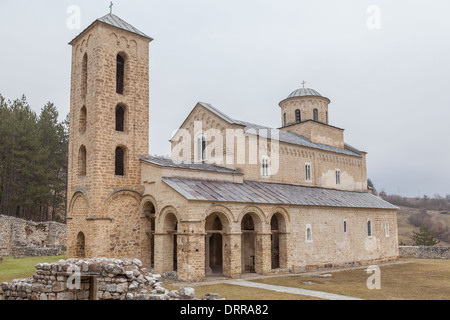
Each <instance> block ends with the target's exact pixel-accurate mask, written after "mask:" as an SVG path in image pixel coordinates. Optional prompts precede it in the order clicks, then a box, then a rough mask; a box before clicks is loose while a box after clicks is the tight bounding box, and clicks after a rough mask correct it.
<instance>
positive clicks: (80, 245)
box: [75, 232, 86, 259]
mask: <svg viewBox="0 0 450 320" xmlns="http://www.w3.org/2000/svg"><path fill="white" fill-rule="evenodd" d="M75 256H76V257H77V258H80V259H82V258H85V257H86V239H85V237H84V233H83V232H79V233H78V235H77V244H76V247H75Z"/></svg>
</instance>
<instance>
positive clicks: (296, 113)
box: [295, 109, 302, 123]
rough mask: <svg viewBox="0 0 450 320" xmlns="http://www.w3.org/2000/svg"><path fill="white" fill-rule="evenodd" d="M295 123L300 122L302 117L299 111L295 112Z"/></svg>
mask: <svg viewBox="0 0 450 320" xmlns="http://www.w3.org/2000/svg"><path fill="white" fill-rule="evenodd" d="M295 122H297V123H300V122H302V117H301V114H300V110H299V109H297V110H295Z"/></svg>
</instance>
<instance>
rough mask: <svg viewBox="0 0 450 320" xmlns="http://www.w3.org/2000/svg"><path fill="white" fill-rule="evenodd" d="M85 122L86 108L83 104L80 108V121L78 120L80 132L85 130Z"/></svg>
mask: <svg viewBox="0 0 450 320" xmlns="http://www.w3.org/2000/svg"><path fill="white" fill-rule="evenodd" d="M86 124H87V110H86V107H85V106H83V107H82V108H81V109H80V121H79V125H80V132H85V131H86Z"/></svg>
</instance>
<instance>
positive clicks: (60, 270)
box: [0, 258, 219, 300]
mask: <svg viewBox="0 0 450 320" xmlns="http://www.w3.org/2000/svg"><path fill="white" fill-rule="evenodd" d="M77 273H78V275H77ZM90 276H95V277H96V278H95V279H96V280H95V281H91V279H90V278H89V277H90ZM77 279H79V282H77V281H78V280H77ZM218 298H219V297H218V295H217V294H206V295H205V297H204V298H203V299H206V300H216V299H218ZM194 299H195V291H194V289H192V288H181V289H179V290H172V291H168V290H167V289H165V288H163V283H162V282H161V276H160V275H159V274H152V273H150V272H149V271H148V270H147V269H145V268H142V262H141V261H140V260H138V259H124V260H117V259H107V258H95V259H88V260H79V259H68V260H60V261H58V262H55V263H52V264H48V263H42V264H38V265H36V273H35V274H34V275H33V277H31V278H28V279H22V280H13V281H12V282H11V283H2V284H1V285H0V300H194Z"/></svg>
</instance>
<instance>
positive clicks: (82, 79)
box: [81, 53, 88, 96]
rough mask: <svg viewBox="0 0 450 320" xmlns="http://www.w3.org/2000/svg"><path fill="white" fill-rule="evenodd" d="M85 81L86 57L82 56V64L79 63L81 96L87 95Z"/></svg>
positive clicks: (86, 75) (86, 76)
mask: <svg viewBox="0 0 450 320" xmlns="http://www.w3.org/2000/svg"><path fill="white" fill-rule="evenodd" d="M87 79H88V56H87V53H85V54H84V57H83V62H82V63H81V95H82V96H86V94H87Z"/></svg>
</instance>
